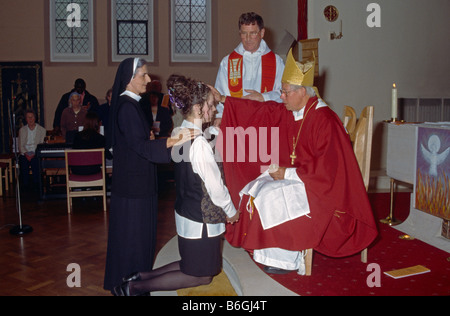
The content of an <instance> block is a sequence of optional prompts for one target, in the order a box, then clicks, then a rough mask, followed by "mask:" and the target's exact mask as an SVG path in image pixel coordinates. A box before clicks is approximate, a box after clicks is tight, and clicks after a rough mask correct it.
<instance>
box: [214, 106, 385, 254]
mask: <svg viewBox="0 0 450 316" xmlns="http://www.w3.org/2000/svg"><path fill="white" fill-rule="evenodd" d="M316 101H317V97H314V98H311V99H310V100H309V102H308V104H307V105H306V108H305V112H304V113H308V114H307V115H306V117H304V119H303V120H300V121H298V122H296V121H295V120H294V116H293V112H291V111H288V110H287V109H286V108H285V106H284V105H283V104H280V103H276V102H265V103H260V102H255V101H249V100H242V99H236V98H231V97H228V98H227V100H226V103H225V111H224V115H223V118H222V125H221V131H222V132H221V136H220V137H219V141H218V142H219V143H218V148H219V150H220V151H221V153H222V157H223V160H224V164H223V166H224V173H225V180H226V185H227V187H228V189H229V191H230V194H231V197H232V199H233V202H234V204H235V206H236V207H237V208H238V207H239V209H240V211H241V217H240V220H239V222H238V223H236V224H234V225H228V226H227V232H226V239H227V240H228V242H229V243H230V244H231V245H232V246H234V247H242V248H244V249H246V250H248V251H252V250H255V249H265V248H281V249H285V250H291V251H301V250H305V249H309V248H314V249H315V250H316V251H318V252H320V253H322V254H324V255H327V256H331V257H345V256H350V255H353V254H355V253H357V252H360V251H361V250H363V249H365V248H367V247H368V246H369V245H370V244H371V243H372V242H373V241H374V239H375V238H376V236H377V234H378V232H377V228H376V224H375V221H374V217H373V214H372V209H371V206H370V203H369V200H368V196H367V192H366V189H365V186H364V183H363V180H362V177H361V172H360V170H359V167H358V163H357V161H356V158H355V155H354V153H353V149H352V145H351V142H350V139H349V136H348V134H347V133H346V131H345V129H344V127H343V124H342V122H341V120H340V119H339V117H338V116H337V115H336V114H335V113H334V112H333V111H332V110H331V109H330V108H329V107H328V106H325V107H320V108H317V109H316V108H315V106H316V104H317V102H316ZM312 106H314V108H312ZM310 108H311V110H310V111H309V109H310ZM303 121H304V122H303ZM302 122H303V127H302V130H301V133H300V137H299V141H298V145H297V148H296V151H295V154H296V156H297V158H296V159H295V164H294V166H292V165H291V157H290V156H291V154H292V150H293V143H294V142H293V140H294V139H295V138H297V135H298V131H299V129H300V126H301V124H302ZM237 127H242V128H243V130H244V131H248V130H249V129H252V130H253V131H254V130H256V131H258V132H259V133H260V132H261V130H260V129H259V128H260V127H267V128H268V129H267V130H268V132H267V137H262V136H265V135H260V134H259V135H258V136H259V139H258V143H259V146H262V142H264V141H265V142H267V144H266V145H267V146H268V148H272V144H271V134H270V133H271V128H272V127H278V128H279V141H278V143H279V144H278V147H279V165H280V166H281V167H286V168H296V170H297V174H298V176H299V178H300V179H301V180H302V181H303V182H304V183H305V187H306V193H307V197H308V202H309V206H310V211H311V213H310V214H309V217H307V216H302V217H300V218H297V219H294V220H291V221H288V222H286V223H283V224H281V225H279V226H276V227H273V228H271V229H268V230H263V228H262V226H261V221H260V219H259V216H258V212H257V211H256V212H254V214H253V215H252V216H250V213H249V212H248V211H247V210H246V205H247V202H248V196H244V197H243V199H242V201H240V197H239V192H240V191H241V190H242V189H243V188H244V187H245V186H246V185H247V184H248V183H249V182H251V181H253V180H254V179H256V178H257V177H258V176H259V175H260V174H261V165H268V163H267V162H266V161H261V160H260V159H258V161H256V162H254V161H253V162H252V159H250V152H249V149H248V147H249V146H250V145H252V146H253V145H254V144H249V143H250V142H249V141H248V139H247V142H245V144H246V147H247V148H246V150H245V157H246V159H245V161H244V162H240V161H242V159H238V152H240V153H242V150H244V149H243V148H237V147H242V142H238V141H236V140H234V141H233V140H232V139H230V138H231V137H232V136H230V135H232V133H227V132H226V131H227V130H229V129H235V130H236V128H237ZM254 127H256V128H254ZM227 137H228V139H227ZM247 138H248V137H247ZM265 138H267V140H265ZM221 142H223V143H221ZM230 144H232V145H231V146H234V148H231V147H230ZM221 147H223V148H221ZM253 148H254V147H253ZM230 150H234V159H230V157H227V152H229V151H230ZM263 152H264V150H263ZM269 154H270V153H269ZM228 156H230V155H228ZM253 157H254V156H253ZM258 157H259V158H260V155H258ZM269 164H270V163H269ZM273 211H276V210H273Z"/></svg>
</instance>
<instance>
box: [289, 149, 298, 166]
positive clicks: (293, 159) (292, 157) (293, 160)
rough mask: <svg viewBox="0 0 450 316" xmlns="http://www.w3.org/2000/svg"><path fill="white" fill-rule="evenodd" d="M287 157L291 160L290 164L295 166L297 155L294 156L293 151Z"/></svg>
mask: <svg viewBox="0 0 450 316" xmlns="http://www.w3.org/2000/svg"><path fill="white" fill-rule="evenodd" d="M289 157H291V159H292V162H291V164H292V165H294V164H295V159H297V155H296V154H295V151H293V152H292V155H290V156H289Z"/></svg>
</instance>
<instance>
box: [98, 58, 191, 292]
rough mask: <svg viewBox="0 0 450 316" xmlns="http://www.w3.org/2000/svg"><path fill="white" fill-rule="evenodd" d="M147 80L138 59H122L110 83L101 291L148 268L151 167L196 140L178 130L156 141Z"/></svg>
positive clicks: (153, 207) (153, 194)
mask: <svg viewBox="0 0 450 316" xmlns="http://www.w3.org/2000/svg"><path fill="white" fill-rule="evenodd" d="M150 81H151V78H150V75H149V67H148V65H147V64H146V61H145V60H143V59H140V58H128V59H126V60H124V61H123V62H122V63H121V64H120V65H119V68H118V70H117V75H116V79H115V82H114V87H113V93H112V100H111V116H110V122H111V124H110V128H109V131H108V133H107V147H108V148H112V149H113V157H114V160H113V161H114V167H113V175H112V188H111V201H110V213H109V233H108V248H107V257H106V268H105V279H104V289H105V290H109V291H112V290H113V289H114V287H115V286H117V285H120V284H121V283H122V278H124V277H125V276H127V275H129V274H131V273H133V272H135V271H145V270H148V269H150V270H151V269H152V267H153V261H154V256H155V246H156V226H157V225H156V224H157V210H158V195H157V194H158V187H157V183H158V181H157V169H156V164H164V163H169V162H170V160H171V148H172V147H173V146H174V145H176V144H177V145H180V144H182V143H184V142H186V141H190V140H192V139H193V138H194V137H195V133H194V131H193V130H189V131H188V132H186V131H184V130H182V131H181V133H180V134H177V135H174V136H172V137H170V138H167V139H158V140H156V139H155V137H154V135H153V132H152V131H151V127H150V126H149V124H148V122H147V120H146V118H145V115H144V113H143V111H142V108H141V106H140V105H139V101H140V99H141V97H140V94H143V93H145V92H146V87H147V84H148V83H149V82H150Z"/></svg>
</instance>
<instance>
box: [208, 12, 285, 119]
mask: <svg viewBox="0 0 450 316" xmlns="http://www.w3.org/2000/svg"><path fill="white" fill-rule="evenodd" d="M239 33H240V36H241V43H240V44H239V46H238V47H237V48H236V49H235V50H234V51H233V52H232V53H231V54H230V55H228V56H226V57H225V58H224V59H223V60H222V62H221V63H220V69H219V72H218V74H217V79H216V84H215V88H216V89H217V90H218V91H219V92H220V93H221V94H222V95H224V96H232V97H237V98H244V99H251V100H254V101H260V102H264V101H277V102H280V103H281V102H282V100H281V98H280V96H281V92H280V90H281V78H282V76H283V72H284V62H283V59H282V58H281V57H280V56H278V55H276V54H275V53H274V52H272V51H271V50H270V48H269V47H268V46H267V43H266V42H265V41H264V40H263V38H264V34H265V28H264V21H263V19H262V17H261V16H259V15H258V14H256V13H254V12H250V13H244V14H242V15H241V17H240V18H239ZM217 111H218V114H217V118H219V119H220V118H221V117H222V113H223V105H222V104H219V106H218V107H217Z"/></svg>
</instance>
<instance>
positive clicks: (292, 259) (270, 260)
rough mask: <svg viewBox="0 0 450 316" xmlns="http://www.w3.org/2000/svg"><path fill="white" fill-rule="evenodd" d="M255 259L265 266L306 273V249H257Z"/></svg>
mask: <svg viewBox="0 0 450 316" xmlns="http://www.w3.org/2000/svg"><path fill="white" fill-rule="evenodd" d="M253 259H254V260H255V261H256V262H258V263H261V264H263V265H265V266H269V267H274V268H278V269H283V270H289V271H294V270H297V274H299V275H305V274H306V265H305V251H289V250H284V249H280V248H266V249H261V250H255V251H254V252H253Z"/></svg>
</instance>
